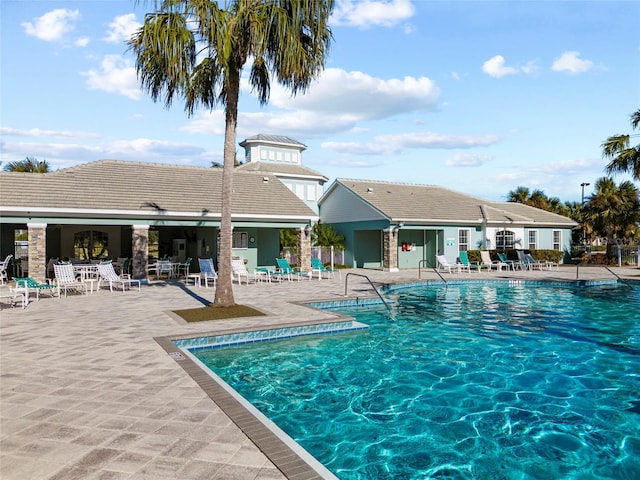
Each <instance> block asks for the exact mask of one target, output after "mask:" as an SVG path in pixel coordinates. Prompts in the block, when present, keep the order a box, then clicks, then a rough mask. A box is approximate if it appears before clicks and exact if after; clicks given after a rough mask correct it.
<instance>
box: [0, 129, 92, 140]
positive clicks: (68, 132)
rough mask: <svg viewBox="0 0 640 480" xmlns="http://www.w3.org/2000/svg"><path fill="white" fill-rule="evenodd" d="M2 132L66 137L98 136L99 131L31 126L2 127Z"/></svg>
mask: <svg viewBox="0 0 640 480" xmlns="http://www.w3.org/2000/svg"><path fill="white" fill-rule="evenodd" d="M0 134H2V135H4V136H13V137H66V138H98V137H100V135H99V134H97V133H91V132H80V131H77V130H41V129H39V128H31V129H29V130H21V129H18V128H11V127H0Z"/></svg>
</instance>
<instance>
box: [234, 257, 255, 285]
mask: <svg viewBox="0 0 640 480" xmlns="http://www.w3.org/2000/svg"><path fill="white" fill-rule="evenodd" d="M250 275H251V274H250V273H249V271H248V270H247V267H246V266H245V264H244V260H243V259H242V258H234V259H232V260H231V280H232V281H233V279H234V277H238V284H240V285H242V277H244V278H245V282H246V284H247V285H249V276H250Z"/></svg>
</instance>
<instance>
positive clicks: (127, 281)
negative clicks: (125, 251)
mask: <svg viewBox="0 0 640 480" xmlns="http://www.w3.org/2000/svg"><path fill="white" fill-rule="evenodd" d="M96 267H97V269H98V290H100V284H101V283H102V282H105V283H108V284H109V290H110V291H112V292H113V284H114V283H115V284H116V285H117V284H120V285H122V292H124V291H125V290H126V288H127V286H128V287H129V288H131V287H132V286H133V284H134V283H137V284H138V291H140V280H133V279H131V278H130V276H129V274H124V275H118V274H117V273H116V271H115V270H114V269H113V264H111V263H99V264H97V265H96Z"/></svg>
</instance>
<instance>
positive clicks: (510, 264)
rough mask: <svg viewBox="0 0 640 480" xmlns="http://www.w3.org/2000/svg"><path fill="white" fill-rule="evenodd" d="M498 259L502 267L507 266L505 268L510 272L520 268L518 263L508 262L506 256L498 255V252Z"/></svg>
mask: <svg viewBox="0 0 640 480" xmlns="http://www.w3.org/2000/svg"><path fill="white" fill-rule="evenodd" d="M498 258H499V259H500V262H501V263H502V264H504V265H506V266H507V268H508V269H509V268H510V269H511V270H515V269H516V267H518V268H520V267H521V266H522V265H521V264H520V262H516V261H514V260H509V259H508V258H507V254H506V253H500V252H498Z"/></svg>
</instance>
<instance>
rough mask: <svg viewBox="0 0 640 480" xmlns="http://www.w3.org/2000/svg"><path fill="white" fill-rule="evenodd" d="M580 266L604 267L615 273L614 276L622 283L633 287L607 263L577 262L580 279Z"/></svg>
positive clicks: (578, 278)
mask: <svg viewBox="0 0 640 480" xmlns="http://www.w3.org/2000/svg"><path fill="white" fill-rule="evenodd" d="M580 266H583V267H585V266H589V267H600V268H604V269H605V270H607V271H608V272H609V273H610V274H611V275H613V276H614V277H616V278H617V279H618V281H619V282H620V283H622V284H623V285H626V286H627V287H629V288H633V286H632V285H631V284H630V283H629V282H628V281H627V280H625V279H624V278H622V277H621V276H620V275H618V274H617V273H616V272H614V271H613V270H611V269H610V268H609V267H608V266H607V265H597V264H588V263H585V262H580V263H576V280H580Z"/></svg>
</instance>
